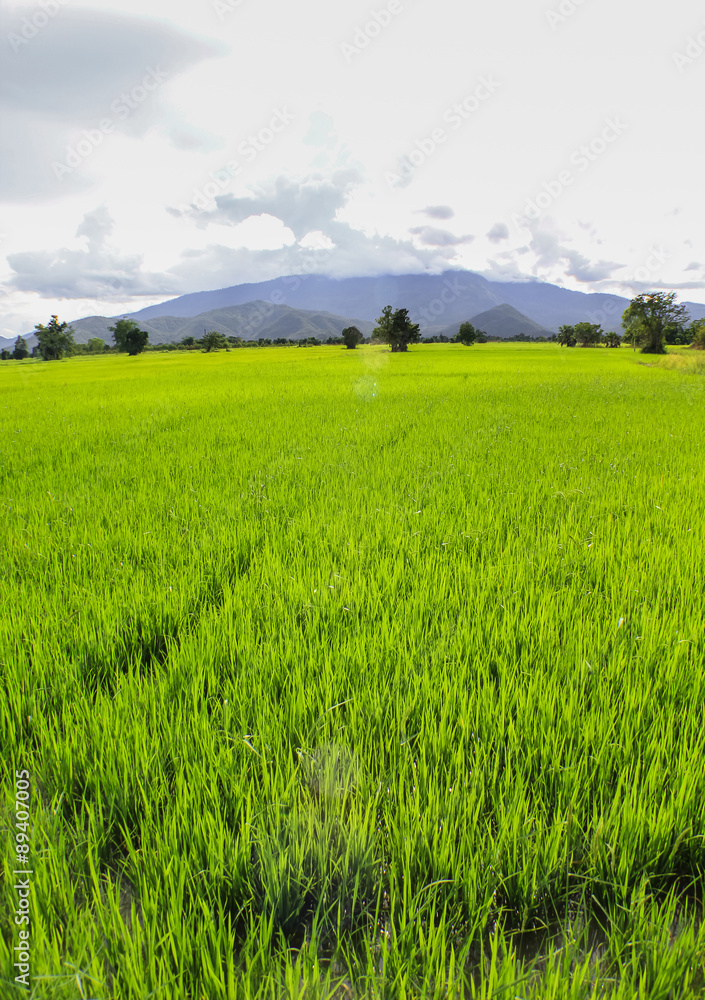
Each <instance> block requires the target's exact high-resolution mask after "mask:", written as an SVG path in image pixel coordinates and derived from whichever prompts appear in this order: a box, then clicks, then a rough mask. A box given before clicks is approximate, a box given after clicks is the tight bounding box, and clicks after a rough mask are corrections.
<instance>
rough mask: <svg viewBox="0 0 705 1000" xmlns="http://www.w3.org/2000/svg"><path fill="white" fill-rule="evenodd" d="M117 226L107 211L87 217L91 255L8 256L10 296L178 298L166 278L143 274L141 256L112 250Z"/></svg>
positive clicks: (81, 229)
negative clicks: (30, 294)
mask: <svg viewBox="0 0 705 1000" xmlns="http://www.w3.org/2000/svg"><path fill="white" fill-rule="evenodd" d="M113 225H114V223H113V220H112V218H111V217H110V215H109V213H108V211H107V209H106V208H105V206H102V205H101V206H100V207H98V208H96V209H95V210H94V211H92V212H88V213H86V215H85V216H84V217H83V221H82V222H81V224H80V225H79V226H78V229H77V230H76V236H79V237H85V239H86V241H87V249H85V250H83V249H79V250H71V249H67V248H66V247H63V248H61V249H58V250H30V251H25V252H23V253H14V254H9V255H8V257H7V262H8V264H9V265H10V267H11V269H12V271H13V272H14V274H13V276H12V277H11V278H10V280H9V281H8V282H7V283H6V288H7V290H8V291H9V292H12V291H22V292H35V293H36V294H37V295H39V296H40V298H43V299H55V298H66V299H106V300H117V299H120V300H122V299H124V298H125V297H126V296H155V295H171V294H174V293H178V291H179V286H178V284H177V283H176V282H175V281H174V280H173V279H172V278H170V277H168V276H167V275H163V274H150V273H146V272H143V271H142V256H141V254H123V253H120V252H119V251H118V250H116V249H114V248H113V247H111V246H110V244H109V242H108V240H109V237H110V235H111V233H112V231H113Z"/></svg>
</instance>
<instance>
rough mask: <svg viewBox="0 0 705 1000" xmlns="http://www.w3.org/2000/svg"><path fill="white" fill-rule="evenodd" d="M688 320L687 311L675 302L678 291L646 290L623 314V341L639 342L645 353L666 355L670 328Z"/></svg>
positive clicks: (633, 344) (642, 351) (681, 324)
mask: <svg viewBox="0 0 705 1000" xmlns="http://www.w3.org/2000/svg"><path fill="white" fill-rule="evenodd" d="M687 319H688V311H687V309H686V308H685V306H683V305H679V304H678V303H677V302H676V293H675V292H644V293H643V294H641V295H637V296H636V298H634V299H632V301H631V302H630V303H629V305H628V306H627V308H626V309H625V310H624V312H623V313H622V326H623V327H624V340H625V341H627V342H629V343H631V344H632V346H637V345H638V346H639V347H640V348H641V353H642V354H664V353H665V350H666V349H665V347H664V341H665V333H666V329H667V327H668V326H669V325H670V324H675V325H676V326H681V327H682V326H683V324H684V323H685V322H686V321H687Z"/></svg>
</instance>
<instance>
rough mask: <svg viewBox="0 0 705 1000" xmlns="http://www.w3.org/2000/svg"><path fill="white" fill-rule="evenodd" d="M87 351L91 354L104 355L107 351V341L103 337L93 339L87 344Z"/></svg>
mask: <svg viewBox="0 0 705 1000" xmlns="http://www.w3.org/2000/svg"><path fill="white" fill-rule="evenodd" d="M86 350H87V351H88V353H89V354H102V353H103V351H104V350H105V341H104V340H103V339H102V337H91V338H90V340H89V341H88V343H87V344H86Z"/></svg>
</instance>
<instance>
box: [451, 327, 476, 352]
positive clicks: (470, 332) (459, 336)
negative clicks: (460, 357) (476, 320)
mask: <svg viewBox="0 0 705 1000" xmlns="http://www.w3.org/2000/svg"><path fill="white" fill-rule="evenodd" d="M479 334H480V331H479V330H476V329H475V327H474V326H473V325H472V323H461V324H460V328H459V330H458V332H457V333H456V335H455V337H454V338H453V339H454V340H455V343H456V344H465V346H466V347H472V345H473V344H474V343H475V342H476V341H477V338H478V336H479Z"/></svg>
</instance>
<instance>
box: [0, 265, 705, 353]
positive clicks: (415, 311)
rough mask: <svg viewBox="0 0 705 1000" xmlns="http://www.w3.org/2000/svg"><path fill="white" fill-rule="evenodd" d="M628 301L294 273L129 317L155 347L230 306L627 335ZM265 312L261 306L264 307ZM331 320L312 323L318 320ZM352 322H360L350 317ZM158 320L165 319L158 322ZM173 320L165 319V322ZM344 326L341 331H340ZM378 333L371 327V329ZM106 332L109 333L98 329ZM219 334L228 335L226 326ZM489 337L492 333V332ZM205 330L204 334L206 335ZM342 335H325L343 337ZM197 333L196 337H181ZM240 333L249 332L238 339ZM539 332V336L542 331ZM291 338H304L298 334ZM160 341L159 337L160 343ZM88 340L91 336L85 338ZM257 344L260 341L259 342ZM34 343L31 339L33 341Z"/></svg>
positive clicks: (305, 324)
mask: <svg viewBox="0 0 705 1000" xmlns="http://www.w3.org/2000/svg"><path fill="white" fill-rule="evenodd" d="M629 301H630V300H629V299H627V298H624V297H622V296H619V295H614V294H612V293H607V292H578V291H573V290H571V289H567V288H562V287H560V286H559V285H553V284H551V283H550V282H543V281H522V282H498V281H489V280H488V279H487V278H485V277H483V276H482V275H480V274H477V273H476V272H474V271H464V270H459V269H451V270H447V271H443V272H441V273H439V274H428V273H425V272H421V273H418V274H400V275H390V274H386V275H376V276H367V277H350V278H329V277H326V276H324V275H320V274H298V275H296V274H294V275H283V276H281V277H278V278H271V279H268V280H267V281H260V282H246V283H243V284H239V285H230V286H227V287H225V288H218V289H213V290H210V291H201V292H189V293H187V294H185V295H180V296H177V297H176V298H173V299H168V300H166V301H164V302H162V303H159V304H157V305H154V306H146V307H145V308H144V309H139V310H137V311H135V312H131V313H122V314H121V316H126V317H127V318H129V319H135V320H136V321H137V322H138V323H139V324H140V325H141V326H143V327H144V328H145V329H147V331H148V332H149V333H150V341H151V342H152V343H168V342H170V341H171V339H172V338H171V337H169V339H168V340H165V339H164V337H165V336H166V335H168V334H169V331H170V330H171V331H173V330H175V329H176V327H177V325H178V323H177V321H178V320H182V321H184V325H183V329H186V327H188V326H189V324H188V323H187V322H186V321H195V320H198V322H199V323H200V325H201V326H202V325H203V323H204V322H205V324H206V326H208V323H209V322H210V321H211V320H210V319H209V318H206V319H204V317H211V314H213V313H215V312H219V311H220V310H223V309H233V308H235V307H245V306H251V305H252V303H254V302H260V303H264V304H265V305H266V308H267V309H273V310H276V309H278V308H279V309H291V310H293V311H294V312H296V311H298V312H302V313H307V314H309V315H308V316H306V317H301V316H300V317H298V318H296V317H293V316H292V315H289V317H288V320H286V321H285V320H282V318H281V316H282V315H283V314H280V315H279V316H278V323H279V324H281V325H282V328H283V329H285V330H286V329H291V330H297V329H300V330H301V331H305V330H308V329H309V328H311V329H314V328H319V327H320V328H321V329H326V330H328V329H330V327H329V322H330V321H331V320H330V317H335V321H336V323H343V324H344V325H350V324H354V325H355V326H358V327H359V328H360V330H362V332H363V333H366V334H367V333H368V332H369V331H368V329H364V330H363V325H364V326H366V327H367V326H369V324H373V325H374V322H375V320H376V318H377V317H378V316H379V315H380V313H381V312H382V309H383V308H384V307H385V306H386V305H391V306H392V307H393V308H395V309H398V308H406V309H408V310H409V315H410V317H411V319H412V321H413V322H416V323H419V324H420V325H421V333H422V336H433V335H434V334H441V333H444V332H445V331H447V330H448V329H449V328H451V327H453V326H457V325H459V324H460V323H462V322H464V321H465V320H468V319H470V320H471V321H472V317H477V316H480V315H482V314H484V313H485V312H487V311H490V310H492V309H493V308H495V307H497V306H502V305H506V306H511V307H512V308H514V309H516V310H517V311H518V312H519V313H520V314H521V315H522V316H523V317H524V319H525V320H527V321H530V322H533V323H535V324H537V325H538V326H539V327H540V328H542V331H544V332H546V331H547V332H548V333H549V334H550V333H557V331H558V327H559V326H560V325H561V324H563V323H569V324H575V323H578V322H580V321H582V320H587V321H589V322H593V323H600V324H601V325H602V326H603V329H604V330H605V331H606V332H607V331H609V330H615V331H617V332H621V316H622V313H623V311H624V310H625V309H626V307H627V305H628V304H629ZM683 305H685V306H686V308H687V309H688V312H689V314H690V318H691V319H700V318H705V304H703V303H697V302H684V303H683ZM260 309H261V306H260ZM314 314H315V315H316V316H319V317H327V319H316V320H314V319H313V315H314ZM349 317H357V318H356V319H355V318H349ZM118 318H120V317H119V316H114V317H105V316H101V317H98V316H93V317H83V318H81V319H77V320H72V321H70V325H71V326H73V327H74V329H75V330H76V331H77V339H79V334H80V335H81V338H80V339H79V342H85V341H83V340H82V335H83V331H84V330H88V329H90V330H92V331H93V332H91V334H90V336H99V337H102V338H103V339H104V340H106V341H107V342H108V343H109V342H110V341H111V335H110V334H109V333H108V332H107V328H108V326H110V325H113V324H114V322H115V320H116V319H118ZM222 318H223V317H222V316H218V317H213V319H212V321H213V323H214V325H213V326H212V327H211V328H213V329H219V327H218V325H217V324H218V323H220V322H221V320H222ZM157 320H159V322H158V323H157V322H155V321H157ZM167 320H168V321H169V322H166V321H167ZM237 322H238V321H237V317H231V320H230V321H229V322H228V324H226V326H227V328H228V330H229V332H230V333H232V332H233V329H232V326H231V325H229V324H230V323H235V325H237ZM260 325H261V327H262V331H261V332H260V333H258V334H257V336H272V337H275V336H287V334H286V333H267V332H265V328H267V324H264V323H263V324H260ZM341 329H342V327H341ZM370 329H371V327H370ZM98 330H103V331H104V332H103V333H101V332H97V331H98ZM220 332H225V329H223V330H221V331H220ZM488 332H489V331H488ZM201 333H202V330H199V331H198V335H199V336H200V335H201ZM339 334H340V330H338V331H337V332H336V333H335V334H326V336H333V335H335V336H338V335H339ZM194 335H196V334H195V333H194V332H193V331H192V330H191V329H190V327H189V332H186V333H183V334H182V336H194ZM235 335H236V336H241V335H242V334H235ZM315 335H316V334H315V333H313V332H310V333H305V332H301V334H300V336H315ZM539 335H540V334H539ZM23 336H24V337H25V338H26V339H27V340H28V344H29V346H30V347H31V346H32V345H33V343H36V340H35V338H34V331H30V332H29V333H26V334H23ZM290 336H299V334H291V335H290ZM157 338H158V339H157ZM86 339H88V337H87V336H86ZM255 339H256V338H255ZM14 340H15V338H14V337H13V338H9V339H5V338H0V347H5V348H8V347H9V348H11V346H12V345H13V344H14ZM30 340H31V342H30Z"/></svg>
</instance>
